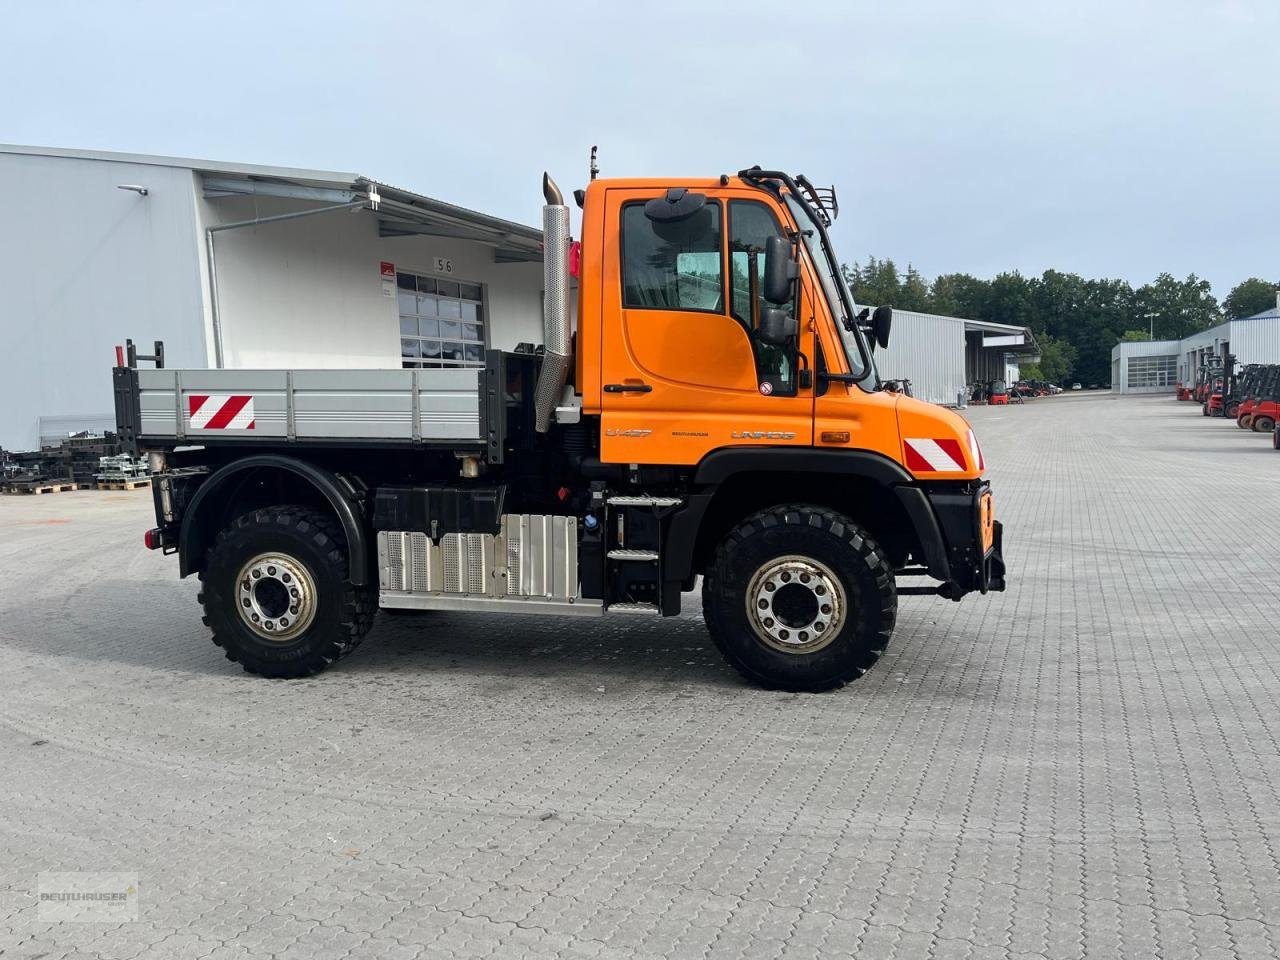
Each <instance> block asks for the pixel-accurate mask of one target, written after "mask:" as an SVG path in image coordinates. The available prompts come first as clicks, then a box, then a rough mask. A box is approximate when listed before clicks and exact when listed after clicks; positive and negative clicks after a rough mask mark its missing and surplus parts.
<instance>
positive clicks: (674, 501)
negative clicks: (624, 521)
mask: <svg viewBox="0 0 1280 960" xmlns="http://www.w3.org/2000/svg"><path fill="white" fill-rule="evenodd" d="M682 503H684V501H683V500H681V499H680V498H679V497H643V496H641V497H633V496H629V495H626V494H618V495H616V496H612V497H610V498H609V506H611V507H678V506H680V504H682Z"/></svg>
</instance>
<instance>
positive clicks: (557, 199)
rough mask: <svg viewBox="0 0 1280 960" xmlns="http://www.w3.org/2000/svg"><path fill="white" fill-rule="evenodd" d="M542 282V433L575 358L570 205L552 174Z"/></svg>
mask: <svg viewBox="0 0 1280 960" xmlns="http://www.w3.org/2000/svg"><path fill="white" fill-rule="evenodd" d="M542 195H543V196H544V197H545V198H546V201H547V202H546V205H545V206H544V207H543V208H542V281H543V283H542V286H543V289H544V291H545V293H544V294H543V297H544V304H543V339H542V342H543V348H544V352H543V356H542V370H541V372H540V373H539V374H538V384H537V386H536V387H535V388H534V394H533V404H534V413H535V420H534V426H535V428H536V429H537V431H538V433H546V432H547V431H548V430H549V429H550V428H551V420H552V416H553V415H554V414H555V409H556V405H557V404H558V403H559V402H560V395H561V393H562V391H563V390H564V385H565V382H566V381H567V380H568V379H569V364H570V363H571V362H572V360H573V348H572V346H571V344H572V343H573V340H572V331H571V330H570V325H569V239H570V238H569V208H568V207H567V206H566V205H565V202H564V194H562V193H561V192H560V188H559V187H557V186H556V183H555V181H554V180H552V179H551V175H550V174H548V173H544V174H543V175H542Z"/></svg>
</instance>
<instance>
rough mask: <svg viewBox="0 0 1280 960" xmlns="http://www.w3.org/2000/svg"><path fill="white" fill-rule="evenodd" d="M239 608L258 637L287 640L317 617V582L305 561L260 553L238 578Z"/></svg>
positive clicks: (277, 641) (247, 624) (275, 554)
mask: <svg viewBox="0 0 1280 960" xmlns="http://www.w3.org/2000/svg"><path fill="white" fill-rule="evenodd" d="M236 610H238V611H239V613H240V620H241V622H242V623H244V625H245V626H246V627H248V628H249V629H250V630H252V631H253V632H254V634H256V635H257V636H259V637H261V638H262V639H264V640H269V641H271V642H272V643H284V642H287V641H289V640H292V639H293V638H294V637H296V636H297V635H298V634H300V633H303V632H304V631H305V630H306V629H307V627H309V626H311V622H312V621H313V620H314V619H315V617H316V583H315V579H314V578H313V577H312V576H311V571H310V570H308V569H307V568H306V567H305V566H304V565H303V564H302V563H300V562H299V561H297V560H295V559H294V558H293V557H290V556H286V555H285V554H280V553H260V554H258V556H256V557H254V558H253V559H252V560H250V561H249V562H248V563H246V564H245V565H244V566H243V567H241V568H240V573H239V575H238V576H237V577H236Z"/></svg>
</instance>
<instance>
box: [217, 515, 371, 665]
mask: <svg viewBox="0 0 1280 960" xmlns="http://www.w3.org/2000/svg"><path fill="white" fill-rule="evenodd" d="M200 582H201V586H202V587H203V589H202V590H201V593H200V602H201V603H202V604H204V611H205V617H204V622H205V624H206V625H207V626H209V627H210V628H211V629H212V630H213V642H214V643H216V644H217V645H218V646H220V647H222V648H223V650H225V651H226V654H227V659H228V660H234V661H235V662H237V663H239V664H240V665H241V666H243V667H244V669H245V670H246V671H248V672H249V673H257V674H261V675H262V676H265V677H305V676H310V675H311V674H313V673H318V672H320V671H321V670H323V669H324V668H325V667H327V666H329V664H331V663H333V662H334V661H335V660H337V659H339V658H340V657H343V656H345V655H346V654H348V653H350V652H351V651H352V650H354V649H355V647H356V646H357V645H358V644H359V643H360V640H361V639H362V638H363V637H364V635H365V634H366V633H367V632H368V631H369V628H370V626H372V624H373V615H374V612H375V606H374V602H373V595H372V591H371V590H369V589H368V588H357V587H355V586H353V585H352V584H351V583H350V581H348V579H347V549H346V544H345V542H344V541H343V538H342V532H341V528H339V526H338V525H337V524H336V523H335V522H334V521H333V520H332V519H330V518H328V517H326V516H324V515H323V514H321V513H318V512H317V511H315V510H310V509H307V508H304V507H296V506H278V507H266V508H263V509H261V510H255V511H254V512H252V513H248V514H245V515H244V516H241V517H238V518H237V519H236V520H235V521H234V522H233V523H232V524H231V526H230V527H228V528H227V529H226V530H224V531H223V532H222V533H221V534H220V535H219V536H218V541H217V543H216V544H215V545H214V547H213V550H212V551H211V552H210V554H209V558H208V560H207V562H206V564H205V569H204V570H203V571H202V572H201V574H200Z"/></svg>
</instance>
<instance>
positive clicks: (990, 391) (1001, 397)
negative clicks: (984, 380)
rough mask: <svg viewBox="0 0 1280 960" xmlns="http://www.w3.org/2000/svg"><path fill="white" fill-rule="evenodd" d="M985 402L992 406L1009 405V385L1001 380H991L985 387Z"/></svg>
mask: <svg viewBox="0 0 1280 960" xmlns="http://www.w3.org/2000/svg"><path fill="white" fill-rule="evenodd" d="M987 403H989V404H991V406H993V407H999V406H1008V405H1009V387H1008V386H1007V385H1006V384H1005V382H1004V381H1003V380H992V381H991V383H990V385H989V386H988V388H987Z"/></svg>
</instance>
